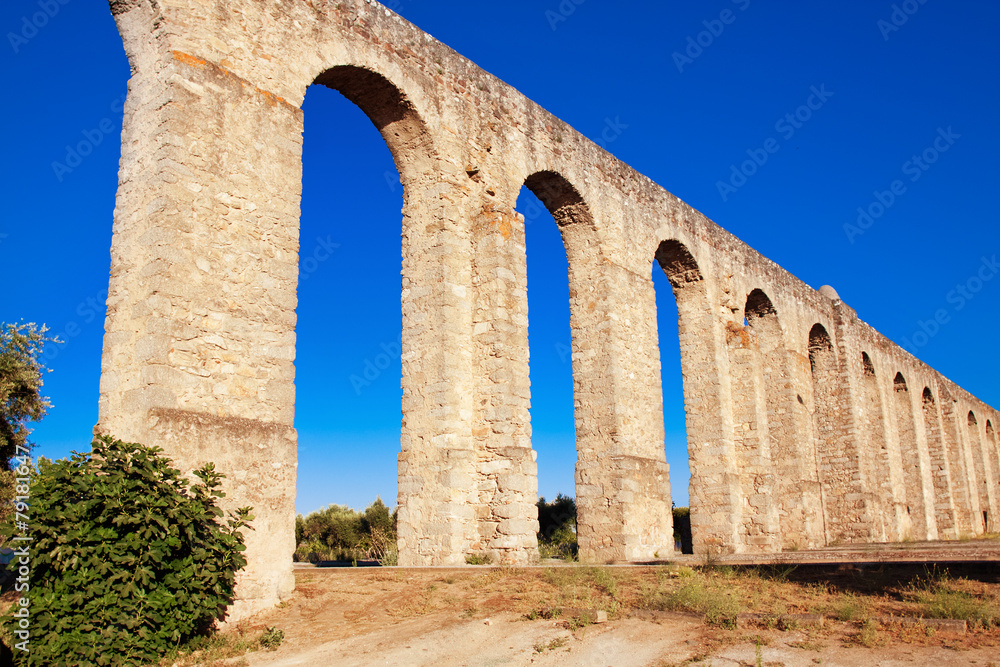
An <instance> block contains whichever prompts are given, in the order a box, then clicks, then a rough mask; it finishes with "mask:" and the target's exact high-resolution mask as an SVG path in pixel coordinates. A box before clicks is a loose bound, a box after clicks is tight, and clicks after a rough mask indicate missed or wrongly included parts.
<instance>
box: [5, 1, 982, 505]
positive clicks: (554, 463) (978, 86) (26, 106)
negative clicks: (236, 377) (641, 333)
mask: <svg viewBox="0 0 1000 667" xmlns="http://www.w3.org/2000/svg"><path fill="white" fill-rule="evenodd" d="M62 1H63V2H65V4H58V3H59V0H51V4H52V6H58V12H56V13H55V14H54V16H52V17H51V18H48V19H47V20H46V22H45V25H43V26H42V27H40V28H38V29H37V30H33V29H31V28H29V27H26V25H27V24H26V23H25V20H27V21H29V22H31V21H32V17H33V16H34V15H35V14H36V13H38V12H40V11H43V9H41V7H43V6H44V5H46V4H47V3H46V2H41V3H40V2H39V1H38V0H6V1H5V2H4V3H2V7H0V31H2V34H3V35H4V39H3V43H2V44H0V66H2V72H3V82H4V93H5V94H4V99H5V102H4V104H3V105H2V107H0V115H2V118H3V127H4V128H5V136H4V141H3V146H4V148H3V150H4V159H3V160H2V161H0V169H2V170H3V173H2V179H0V183H2V184H3V185H2V187H3V195H4V196H3V202H4V206H3V215H2V217H0V258H2V267H3V271H4V276H5V282H6V284H7V287H6V288H5V289H4V290H3V295H4V296H3V299H2V301H0V320H3V321H17V320H22V319H23V320H26V321H35V322H45V323H47V324H49V325H50V326H51V327H52V328H53V329H54V330H55V331H56V332H57V333H59V335H60V336H61V337H62V338H64V339H66V341H67V343H66V345H64V346H61V347H59V348H58V349H54V350H52V351H51V354H50V361H49V365H50V366H51V367H52V368H53V369H54V371H53V372H52V373H51V374H50V375H49V376H48V377H47V379H46V385H45V390H46V393H47V394H48V395H49V396H50V397H51V398H52V401H53V404H54V407H53V409H52V411H51V413H50V415H49V416H48V417H47V418H46V419H45V421H44V422H43V423H42V424H40V425H39V426H38V427H37V429H36V431H35V434H34V439H35V441H36V442H37V443H38V444H39V449H38V453H39V454H43V455H46V456H50V457H60V456H64V455H66V454H68V453H69V451H70V450H71V449H85V448H86V447H87V446H88V443H89V438H90V431H91V428H92V427H93V425H94V423H95V421H96V419H97V397H98V379H99V372H100V355H101V336H102V333H103V301H104V290H105V289H106V287H107V276H108V267H109V261H110V260H109V253H108V250H109V247H110V243H111V221H112V211H113V208H114V197H115V188H116V183H117V171H118V157H119V133H120V130H121V96H122V95H123V94H124V92H125V85H126V81H127V78H128V73H129V72H128V64H127V62H126V59H125V55H124V52H123V49H122V46H121V42H120V39H119V37H118V34H117V31H116V29H115V25H114V21H113V20H112V17H111V15H110V12H109V11H108V9H107V6H106V3H104V2H100V1H99V0H94V1H90V0H69V1H68V2H66V0H62ZM904 5H905V9H909V10H913V13H912V14H905V13H904V14H897V15H896V16H895V17H893V11H894V10H893V3H892V2H888V1H887V2H878V1H875V2H873V1H872V0H864V1H861V0H846V1H844V2H838V3H789V2H783V3H773V2H772V3H765V2H762V1H760V0H738V1H736V2H733V1H731V0H713V1H711V2H701V1H699V2H685V3H680V2H667V3H662V2H638V3H627V4H622V3H613V2H610V1H608V0H586V1H584V0H564V1H563V2H562V3H561V5H560V2H558V0H551V1H550V2H544V1H541V2H530V3H529V2H523V1H511V2H505V3H470V2H454V1H450V0H448V1H444V0H435V1H434V2H431V1H430V0H399V1H398V2H395V3H393V4H391V5H390V6H394V7H396V8H397V9H398V11H399V13H400V14H402V15H403V16H405V17H406V18H408V19H409V20H411V21H412V22H414V23H415V24H416V25H417V26H419V27H421V28H423V29H424V30H426V31H427V32H429V33H431V34H432V35H434V36H435V37H436V38H438V39H440V40H441V41H443V42H444V43H446V44H448V45H450V46H451V47H453V48H454V49H455V50H457V51H458V52H459V53H462V54H463V55H465V56H467V57H468V58H470V59H471V60H473V61H474V62H476V63H477V64H478V65H480V66H481V67H482V68H483V69H485V70H487V71H489V72H492V73H493V74H496V75H497V76H499V77H500V78H501V79H503V80H505V81H507V82H508V83H510V84H511V85H513V86H515V87H516V88H518V89H520V90H521V91H522V92H524V93H525V94H526V95H527V96H528V97H529V98H531V99H533V100H534V101H536V102H538V103H539V104H541V105H542V106H544V107H545V108H547V109H548V110H549V111H551V112H553V113H554V114H556V115H557V116H559V117H561V118H563V119H564V120H566V121H567V122H569V123H570V124H571V125H573V126H574V127H575V128H576V129H577V130H579V131H580V132H582V133H583V134H585V135H587V136H589V137H592V138H595V139H597V138H600V137H601V135H602V132H604V131H605V129H606V128H608V127H609V124H610V125H615V126H617V127H618V131H610V130H609V131H608V132H607V133H606V135H605V136H609V137H610V136H614V135H617V136H614V138H613V141H610V142H608V143H607V148H608V150H609V151H611V152H612V153H613V154H615V155H616V156H618V157H619V158H621V159H622V160H624V161H625V162H627V163H629V164H631V165H632V166H633V167H635V168H636V169H637V170H638V171H640V172H642V173H644V174H646V175H647V176H649V177H650V178H652V179H653V180H654V181H656V182H658V183H660V184H661V185H663V186H664V187H665V188H666V189H668V190H670V191H671V192H673V193H674V194H676V195H678V196H680V197H681V198H682V199H684V200H685V201H687V202H688V203H689V204H691V205H692V206H694V207H695V208H697V209H699V210H701V211H702V212H704V213H705V214H706V215H708V216H709V217H710V218H712V219H713V220H715V221H716V222H717V223H719V224H720V225H722V226H723V227H724V228H726V229H728V230H729V231H731V232H733V233H734V234H736V235H737V236H739V237H740V238H742V239H743V240H745V241H746V242H747V243H749V244H750V245H751V246H753V247H754V248H756V249H757V250H758V251H760V252H761V253H762V254H764V255H765V256H767V257H769V258H771V259H773V260H775V261H776V262H778V263H779V264H781V265H782V266H784V267H785V268H786V269H788V270H789V271H791V272H792V273H794V274H795V275H797V276H798V277H800V278H801V279H802V280H804V281H805V282H806V283H808V284H810V285H813V286H814V287H818V286H820V285H822V284H825V283H829V284H832V285H834V286H835V287H836V288H837V290H838V291H839V293H840V295H841V297H842V298H843V299H844V301H846V302H847V303H848V304H849V305H851V306H852V307H853V308H855V309H856V310H857V311H858V313H859V315H860V316H861V317H862V318H863V319H865V320H866V321H868V322H869V323H871V324H872V325H874V326H875V327H876V328H877V329H879V330H880V331H882V332H883V333H884V334H886V335H887V336H888V337H890V338H891V339H893V340H895V341H897V342H901V343H902V342H904V340H907V339H909V340H910V341H911V342H912V341H913V340H914V334H915V333H917V332H919V331H920V324H919V323H920V322H921V321H926V320H928V319H931V318H933V316H934V314H935V312H936V311H937V310H939V309H944V310H946V311H947V314H948V315H949V318H950V319H949V322H948V323H947V324H946V325H944V326H942V327H940V331H938V332H937V333H936V334H935V335H934V336H933V337H926V338H922V337H919V336H918V337H917V339H916V340H917V341H918V342H919V343H922V344H921V345H919V347H917V348H915V352H916V354H917V356H918V357H919V358H921V359H923V360H924V361H926V362H927V363H929V364H930V365H932V366H934V367H935V368H937V369H938V370H940V371H941V372H942V373H944V374H945V375H946V376H947V377H949V378H951V379H952V380H954V381H955V382H957V383H958V384H960V385H962V386H963V387H965V388H967V389H968V390H970V391H971V392H973V393H974V394H976V395H978V396H979V397H980V398H982V399H983V400H985V401H986V402H988V403H990V404H992V405H994V406H1000V388H998V384H997V377H998V374H1000V352H998V347H997V344H996V331H997V330H998V326H1000V309H998V306H1000V278H996V279H993V280H991V281H986V282H985V283H983V284H982V285H981V286H980V287H981V289H980V290H979V291H978V292H976V293H975V294H974V295H972V294H970V296H972V298H971V299H964V298H963V299H962V300H961V302H960V301H959V300H958V299H957V298H955V294H956V293H953V290H955V289H956V286H958V285H966V284H967V282H968V281H969V279H970V278H973V277H974V276H975V274H976V273H977V271H978V270H979V268H980V266H981V264H982V261H983V258H984V257H986V258H988V259H989V258H992V257H993V256H994V255H996V254H1000V231H998V225H997V205H996V199H997V192H998V187H997V183H998V180H1000V162H998V156H1000V133H998V130H997V118H998V111H997V110H998V108H1000V77H998V76H997V69H998V65H1000V45H998V41H997V39H996V35H997V34H1000V6H997V5H996V4H994V3H987V2H983V1H982V0H978V1H972V0H953V1H952V2H943V1H942V0H926V2H924V3H923V4H921V3H920V2H918V1H917V0H909V2H905V3H899V6H900V11H903V9H904V7H903V6H904ZM560 7H562V11H561V12H560ZM570 10H572V11H570ZM727 11H728V13H724V12H727ZM893 18H895V22H896V23H897V24H899V25H895V24H894V23H892V21H893ZM903 18H905V19H906V20H905V22H903ZM880 21H883V23H882V24H881V25H880V23H879V22H880ZM36 22H38V23H41V22H42V21H41V20H40V19H36ZM886 26H890V27H886ZM896 28H898V29H896ZM713 32H714V33H717V34H712V33H713ZM12 36H13V37H12ZM689 38H690V41H689ZM699 41H700V42H701V45H700V46H699V45H698V43H699ZM692 44H694V46H692ZM675 54H679V55H675ZM814 87H815V88H816V89H817V90H820V91H822V92H823V95H822V97H823V98H824V99H822V100H821V98H820V97H813V98H812V100H811V101H812V104H813V106H814V107H816V108H815V109H813V110H809V111H808V112H807V111H805V110H799V107H800V106H801V105H803V104H806V103H807V102H809V101H810V96H811V95H813V93H812V92H811V90H812V89H813V88H814ZM824 87H825V88H824ZM827 93H830V94H831V95H829V96H827ZM305 108H306V133H305V149H304V150H305V157H304V159H305V184H304V194H303V202H302V209H303V216H302V253H301V255H302V260H303V262H304V263H303V266H302V269H303V274H304V275H307V276H308V278H307V279H306V280H305V281H304V282H303V283H302V285H301V287H300V290H299V297H300V305H299V330H298V334H299V348H298V360H297V368H298V380H297V385H298V397H299V398H298V406H297V410H298V412H297V417H296V426H297V427H298V429H299V437H300V459H299V461H300V464H299V465H300V467H299V470H300V473H299V495H298V503H297V505H298V509H299V510H300V511H302V512H308V511H311V510H314V509H317V508H318V507H321V506H323V505H326V504H328V503H334V502H336V503H344V504H349V505H352V506H355V507H361V506H364V505H365V504H367V503H368V502H369V501H370V500H371V499H373V498H374V497H375V496H376V494H381V496H382V497H383V498H385V499H386V500H387V501H388V502H390V503H392V502H394V499H395V493H396V485H395V456H396V452H397V451H398V447H399V441H398V430H399V417H400V414H399V413H400V402H399V398H400V390H399V360H398V357H395V356H393V357H392V358H391V359H390V360H389V365H388V366H387V367H386V368H385V369H384V370H381V371H380V373H379V374H378V377H377V378H375V379H374V381H372V382H371V384H370V385H369V386H364V387H359V389H360V390H356V387H355V386H353V385H352V382H351V376H352V375H357V376H363V374H364V371H365V367H366V360H368V361H370V362H372V363H373V364H376V363H377V364H384V363H385V362H386V360H385V359H379V357H378V355H379V354H380V353H382V349H381V346H382V345H383V344H384V345H385V346H386V347H387V348H388V349H389V350H390V351H392V345H393V343H394V342H395V341H396V340H397V339H398V336H399V333H400V327H401V318H400V311H399V251H400V240H399V232H400V227H399V224H400V222H399V221H400V216H399V209H400V205H401V198H400V195H401V190H400V189H399V186H398V183H397V182H396V180H395V171H394V166H393V164H392V161H391V158H390V156H389V153H388V150H387V149H386V147H385V145H384V143H383V142H382V140H381V138H380V137H379V135H378V133H377V132H376V131H375V130H374V129H373V128H372V126H371V124H370V123H369V122H368V120H367V119H366V118H365V117H364V116H363V114H361V113H360V111H358V110H357V109H356V108H355V107H353V106H352V105H351V104H350V103H348V102H347V101H345V100H344V99H343V98H341V97H340V96H339V95H338V94H336V93H333V92H331V91H328V90H326V89H313V90H311V91H310V92H309V94H308V95H307V97H306V103H305ZM797 111H798V113H799V114H800V118H801V119H804V118H805V117H806V116H808V119H806V120H801V121H800V120H794V114H796V112H797ZM786 114H793V122H789V121H788V120H784V121H782V119H785V116H786ZM779 121H781V122H780V123H779ZM939 131H941V132H943V133H944V134H945V135H948V133H949V132H950V133H951V138H950V139H949V140H947V141H945V140H944V139H942V140H941V141H939V142H938V146H939V147H944V146H946V145H947V151H945V152H943V153H940V154H936V155H935V153H934V150H933V147H934V144H935V140H936V139H937V137H939V136H941V135H939ZM955 135H958V136H957V137H956V136H955ZM769 139H771V140H772V142H771V143H768V140H769ZM82 141H90V142H91V143H93V144H94V148H93V151H92V152H91V153H90V154H89V155H87V156H85V157H82V158H81V160H80V162H79V164H76V163H75V161H73V164H66V167H67V168H68V169H69V170H67V169H63V168H62V167H58V166H57V167H55V168H54V166H53V163H66V146H75V145H77V144H79V143H80V142H82ZM765 146H769V147H770V148H771V149H772V150H774V149H775V147H777V150H776V152H772V153H768V154H767V161H766V162H765V163H764V164H763V165H762V166H760V167H759V168H757V169H756V173H754V174H753V175H752V176H750V177H749V178H747V179H746V182H745V183H742V182H741V181H740V180H739V179H736V180H735V181H730V178H731V176H732V165H737V167H739V165H741V163H743V162H744V161H745V160H747V159H750V156H749V155H748V151H750V154H755V155H757V156H758V158H760V157H761V154H762V150H763V149H764V148H765ZM925 149H932V150H931V152H930V153H929V157H931V158H935V161H934V163H933V164H926V163H923V165H924V167H926V169H924V168H923V167H921V166H920V165H918V164H917V163H914V162H912V158H913V156H915V155H917V156H919V155H920V154H922V153H923V152H924V151H925ZM763 152H765V153H766V150H764V151H763ZM750 170H751V169H750V167H748V171H750ZM897 180H898V181H900V183H899V184H898V186H897V189H898V190H899V191H900V192H902V194H900V195H896V196H895V201H894V202H893V203H892V204H891V205H890V206H888V207H887V208H886V209H885V210H884V211H882V212H881V213H880V212H879V209H878V206H874V207H873V208H872V211H873V212H874V213H876V214H878V215H877V216H876V217H874V218H873V219H872V221H871V224H870V225H869V226H868V228H867V229H864V230H861V229H860V228H859V231H862V232H863V233H861V234H857V233H854V234H852V235H849V234H848V233H847V232H845V229H844V225H845V224H847V223H852V222H854V221H855V220H856V218H857V216H858V213H857V210H858V208H859V207H863V208H869V207H871V206H872V205H873V204H874V203H877V199H876V195H875V194H874V193H875V192H876V191H879V192H883V191H886V190H891V187H892V184H893V182H894V181H897ZM720 181H722V182H726V181H730V185H732V183H733V182H735V183H736V184H738V185H739V187H738V188H736V189H735V191H731V190H729V189H727V188H723V190H724V191H723V192H720V186H719V183H720ZM899 186H902V188H905V190H903V189H900V187H899ZM883 198H884V199H886V201H888V200H887V198H886V197H885V196H883ZM529 205H530V195H528V196H527V197H522V200H521V204H520V206H521V210H522V212H526V211H528V210H529ZM866 224H868V223H866ZM527 233H528V262H529V308H530V315H531V325H530V326H531V328H530V336H531V347H532V349H531V354H532V395H533V409H532V418H533V424H534V436H535V438H534V439H535V447H536V449H537V450H538V452H539V477H540V479H539V489H540V492H541V493H542V494H543V495H545V496H547V497H550V498H551V497H552V496H554V495H555V494H556V493H557V492H563V493H569V494H572V493H573V461H574V449H573V437H574V436H573V416H572V410H573V398H572V377H571V365H570V361H569V357H568V355H567V353H566V350H567V348H568V345H569V324H568V321H569V314H568V305H567V288H566V273H565V270H566V267H565V255H564V254H563V251H562V249H561V245H560V241H559V237H558V233H557V232H556V230H555V227H554V225H553V223H552V221H551V218H549V217H547V216H544V215H543V216H535V217H534V218H532V220H531V224H529V226H528V232H527ZM321 243H325V244H327V245H329V244H331V243H336V244H339V247H337V248H335V249H334V251H333V253H332V255H331V256H330V259H328V260H326V261H324V262H309V259H310V258H313V259H315V257H317V255H315V254H314V253H315V252H316V250H317V248H318V247H320V244H321ZM320 255H321V256H322V255H325V253H323V252H321V253H320ZM661 278H662V276H661ZM356 285H366V286H368V287H366V289H365V290H364V291H363V292H361V291H356V290H355V286H356ZM972 286H973V287H975V284H973V285H972ZM657 288H658V292H659V294H658V298H659V301H658V302H659V303H660V304H661V306H662V307H661V309H660V316H659V320H660V331H661V340H662V343H661V346H662V349H663V355H662V356H663V360H664V361H663V374H664V402H665V405H666V417H665V422H666V443H665V446H666V448H667V455H668V459H669V461H670V463H671V467H672V472H673V475H672V476H673V488H674V497H675V499H676V501H677V504H678V505H684V504H686V503H687V483H688V480H687V469H686V463H685V456H686V455H685V444H684V443H685V440H684V422H683V415H684V412H683V404H682V397H681V391H680V383H681V380H680V377H681V376H680V368H679V363H678V348H677V339H676V319H675V318H676V313H675V311H673V303H672V296H671V295H670V293H669V291H668V289H667V285H666V283H665V281H664V280H662V279H658V280H657ZM949 296H951V298H949ZM959 303H961V305H962V308H959V307H958V306H959ZM369 375H370V376H371V372H370V373H369Z"/></svg>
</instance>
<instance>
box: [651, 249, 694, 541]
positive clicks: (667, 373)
mask: <svg viewBox="0 0 1000 667" xmlns="http://www.w3.org/2000/svg"><path fill="white" fill-rule="evenodd" d="M650 264H651V268H652V277H653V290H654V291H655V293H656V334H657V343H658V348H659V354H660V387H661V389H662V393H663V443H664V451H665V454H666V458H667V463H668V464H669V465H670V488H671V491H672V500H673V502H674V505H675V506H676V507H678V508H682V509H681V510H680V511H676V512H674V522H675V525H674V534H675V535H677V536H678V537H679V539H680V547H679V549H678V550H679V551H680V552H681V553H694V543H693V541H692V538H691V513H690V504H691V501H690V498H689V496H688V485H689V484H690V482H691V469H690V466H689V462H688V445H687V429H686V427H685V413H684V376H683V374H682V372H681V349H680V338H679V334H678V330H677V322H678V317H679V314H678V312H677V300H676V299H675V298H674V288H673V286H672V285H671V284H670V281H669V280H668V278H667V276H666V274H665V273H664V272H663V270H662V269H661V268H660V265H659V264H658V263H657V262H656V260H655V259H654V260H653V261H652V262H651V263H650ZM683 508H687V513H686V514H685V511H684V509H683Z"/></svg>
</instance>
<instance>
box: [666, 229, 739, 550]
mask: <svg viewBox="0 0 1000 667" xmlns="http://www.w3.org/2000/svg"><path fill="white" fill-rule="evenodd" d="M653 260H654V262H653V270H654V271H655V270H657V267H659V270H661V271H663V274H664V275H665V276H666V278H667V280H668V281H669V283H670V286H671V290H672V292H673V296H674V299H675V301H676V303H677V333H678V337H679V339H680V354H681V371H682V374H683V383H684V411H685V428H686V430H687V443H688V462H689V468H690V472H691V481H690V485H689V491H690V496H689V498H690V500H689V502H690V511H691V514H690V516H691V533H692V541H693V551H694V552H695V553H719V552H722V551H733V550H739V551H742V550H743V549H744V548H745V541H744V540H742V539H740V537H739V535H738V534H737V531H738V530H739V528H740V524H741V522H740V520H739V519H737V518H736V517H739V516H741V513H742V504H741V502H740V500H739V487H738V477H737V470H736V465H735V462H736V460H735V452H734V449H733V439H732V437H733V436H732V413H731V406H730V405H729V401H728V399H726V398H725V397H724V395H723V389H722V383H723V380H724V378H723V375H722V371H721V369H720V368H719V364H718V359H719V355H720V354H722V353H723V349H724V345H725V336H726V334H725V332H724V331H722V330H721V329H720V327H719V323H718V321H717V318H716V317H715V316H714V313H713V311H712V308H711V305H710V300H709V295H708V289H707V285H706V280H705V275H704V272H703V271H702V268H701V266H700V264H699V262H698V260H697V259H696V258H695V257H694V255H693V254H692V252H691V251H690V250H689V248H688V246H687V245H686V244H685V243H684V242H683V241H681V240H679V239H676V238H670V239H665V240H663V241H661V242H660V243H659V244H658V245H657V247H656V250H655V251H654V253H653Z"/></svg>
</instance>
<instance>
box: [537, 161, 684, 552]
mask: <svg viewBox="0 0 1000 667" xmlns="http://www.w3.org/2000/svg"><path fill="white" fill-rule="evenodd" d="M524 186H525V187H526V188H527V189H528V190H529V191H531V192H532V193H533V194H534V195H535V196H536V197H537V198H538V199H539V200H540V201H541V203H542V204H543V205H544V206H545V208H546V209H547V210H548V211H549V212H550V213H551V214H552V218H553V220H554V221H555V223H556V225H557V227H558V228H559V232H560V234H561V236H562V240H563V246H564V248H565V250H566V259H567V264H568V285H569V301H570V303H569V306H570V331H571V338H572V368H573V394H574V403H575V410H574V421H575V424H576V442H577V460H576V475H575V476H576V503H577V539H578V542H579V549H580V558H581V560H585V561H600V562H607V561H610V560H630V559H632V560H634V559H648V558H652V557H654V556H655V554H656V553H668V552H670V551H672V550H673V529H672V517H671V511H670V481H669V473H668V467H667V463H666V455H665V452H664V449H663V422H662V418H660V419H657V418H656V415H659V414H661V413H662V393H661V391H660V378H659V356H658V349H657V347H656V319H655V308H656V301H655V293H654V292H653V288H652V283H651V282H650V281H649V279H648V278H646V279H645V280H643V279H641V277H640V276H637V275H635V274H634V273H632V272H630V271H627V270H626V269H624V268H623V267H620V266H618V265H616V264H614V263H612V262H608V261H606V260H605V258H604V256H603V253H602V251H601V245H600V243H599V240H598V237H597V233H596V221H595V219H594V216H593V214H592V211H591V208H590V206H589V205H588V204H587V202H586V201H585V200H584V197H583V195H582V193H581V190H580V189H579V188H577V187H576V186H575V185H574V184H573V183H571V182H570V181H569V180H568V179H567V178H566V177H565V176H564V175H563V174H560V173H558V172H555V171H552V170H542V171H538V172H534V173H532V174H530V175H529V176H527V178H525V180H524ZM598 286H600V288H598ZM615 314H617V316H621V317H622V320H624V321H621V320H619V321H618V322H616V323H615V324H613V325H612V326H607V323H608V322H610V321H613V320H615V319H617V318H616V315H615ZM626 338H627V339H628V340H629V341H630V344H629V345H623V344H622V343H623V340H625V339H626ZM650 362H652V363H650ZM621 368H631V369H633V372H632V373H631V377H629V378H625V377H623V376H622V374H621V372H620V369H621Z"/></svg>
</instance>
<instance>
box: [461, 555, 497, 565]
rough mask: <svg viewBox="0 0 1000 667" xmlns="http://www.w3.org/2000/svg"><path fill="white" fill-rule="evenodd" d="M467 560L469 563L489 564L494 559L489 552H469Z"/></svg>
mask: <svg viewBox="0 0 1000 667" xmlns="http://www.w3.org/2000/svg"><path fill="white" fill-rule="evenodd" d="M465 562H466V563H468V564H469V565H489V564H490V563H492V562H493V559H492V558H490V556H489V554H469V555H468V556H466V557H465Z"/></svg>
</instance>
